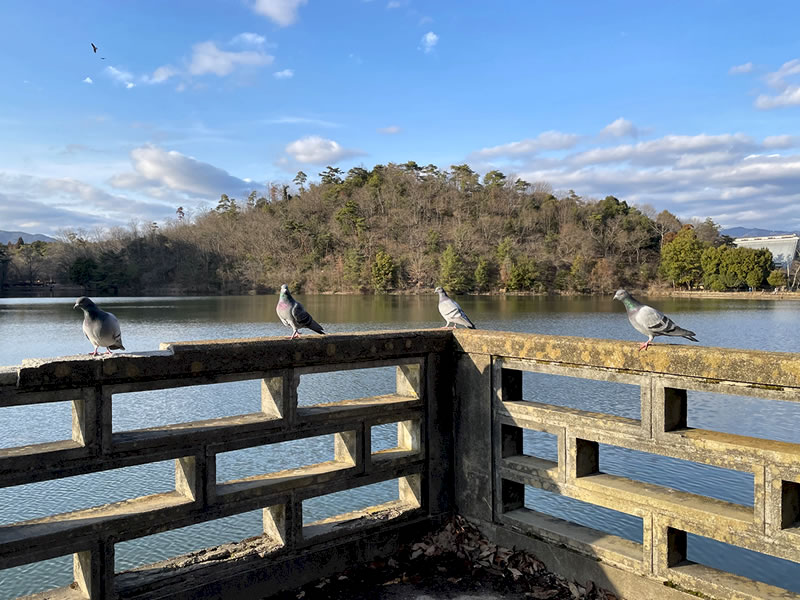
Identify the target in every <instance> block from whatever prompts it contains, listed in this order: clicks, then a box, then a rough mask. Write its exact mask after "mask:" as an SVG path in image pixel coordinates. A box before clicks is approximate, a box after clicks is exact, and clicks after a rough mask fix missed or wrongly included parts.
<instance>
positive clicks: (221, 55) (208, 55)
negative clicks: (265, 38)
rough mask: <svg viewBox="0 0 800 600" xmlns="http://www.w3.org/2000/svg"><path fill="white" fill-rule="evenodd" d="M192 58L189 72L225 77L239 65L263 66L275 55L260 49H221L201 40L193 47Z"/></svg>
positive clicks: (270, 62)
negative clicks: (233, 50) (229, 50)
mask: <svg viewBox="0 0 800 600" xmlns="http://www.w3.org/2000/svg"><path fill="white" fill-rule="evenodd" d="M192 51H193V52H192V60H191V63H190V64H189V73H191V74H192V75H204V74H206V73H213V74H215V75H219V76H220V77H224V76H225V75H229V74H230V73H231V72H232V71H233V70H234V69H235V68H236V67H237V66H240V65H247V66H254V67H258V66H263V65H269V64H272V61H273V60H274V59H275V57H273V56H270V55H269V54H264V53H263V52H260V51H255V50H245V51H242V52H228V51H226V50H221V49H219V48H218V47H217V45H216V44H215V43H214V42H200V43H199V44H195V45H194V46H193V47H192Z"/></svg>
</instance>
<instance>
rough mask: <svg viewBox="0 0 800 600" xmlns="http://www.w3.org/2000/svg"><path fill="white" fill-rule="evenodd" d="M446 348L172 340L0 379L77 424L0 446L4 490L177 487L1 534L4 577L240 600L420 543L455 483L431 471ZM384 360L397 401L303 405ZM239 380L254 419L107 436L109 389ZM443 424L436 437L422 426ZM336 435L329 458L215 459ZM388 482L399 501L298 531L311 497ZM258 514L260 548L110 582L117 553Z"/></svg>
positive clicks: (441, 335)
mask: <svg viewBox="0 0 800 600" xmlns="http://www.w3.org/2000/svg"><path fill="white" fill-rule="evenodd" d="M450 338H451V334H450V333H449V332H445V331H440V332H437V331H430V332H398V333H377V334H359V335H352V336H326V337H325V338H322V337H319V338H316V337H315V338H310V337H309V338H303V339H301V340H292V341H290V340H286V339H283V340H279V339H271V340H233V341H220V342H208V343H204V342H200V343H179V344H165V345H163V346H162V348H163V350H162V351H160V352H153V353H148V354H138V355H115V356H113V357H110V358H105V359H92V358H86V357H69V358H67V359H56V360H48V361H26V362H25V363H24V364H23V365H22V366H21V367H19V368H13V369H7V370H6V371H4V372H0V407H6V406H13V405H23V404H36V403H45V402H55V401H64V400H70V401H72V415H73V419H72V421H73V428H72V439H71V440H64V441H59V442H52V443H45V444H36V445H31V446H26V447H18V448H5V449H0V486H2V487H7V486H14V485H20V484H25V483H32V482H37V481H44V480H50V479H56V478H62V477H68V476H72V475H78V474H83V473H91V472H97V471H103V470H107V469H119V468H123V467H128V466H132V465H139V464H143V463H153V462H157V461H163V460H174V462H175V490H174V491H173V492H170V493H161V494H155V495H149V496H144V497H139V498H133V499H130V500H126V501H124V502H118V503H113V504H108V505H105V506H99V507H94V508H90V509H85V510H79V511H75V512H70V513H65V514H59V515H53V516H49V517H46V518H40V519H36V520H32V521H25V522H20V523H14V524H10V525H4V526H1V527H0V569H3V568H8V567H13V566H16V565H21V564H27V563H31V562H36V561H42V560H46V559H49V558H53V557H58V556H64V555H70V554H72V555H73V563H74V579H75V581H74V583H73V585H72V586H70V587H67V588H61V589H59V590H55V591H50V592H47V594H46V597H47V598H86V597H88V598H92V599H99V598H111V597H114V596H115V595H116V596H118V597H122V598H134V597H135V598H191V597H195V598H196V597H204V598H205V597H226V598H242V597H244V593H245V592H247V593H248V594H252V596H249V597H260V595H266V594H268V593H274V592H277V591H280V590H282V589H286V588H292V587H295V586H298V585H301V584H302V583H304V582H305V581H308V580H310V579H313V578H317V577H320V576H321V575H324V574H325V573H326V572H335V571H337V570H343V569H344V568H346V567H347V566H348V564H349V563H350V562H352V561H358V560H359V559H361V560H367V559H370V558H372V557H373V556H374V555H375V554H376V553H381V552H382V553H384V554H386V553H389V554H390V553H391V552H392V549H393V546H392V544H396V543H398V541H399V540H400V539H402V538H403V536H405V535H406V532H408V535H410V534H411V532H412V531H413V533H414V534H415V535H416V534H418V533H419V531H420V525H421V524H427V523H428V522H429V521H432V520H434V521H435V519H436V515H438V514H440V513H443V512H446V511H447V510H449V508H450V494H449V491H448V489H447V487H446V486H447V482H448V481H449V480H450V478H449V477H448V476H447V475H446V474H444V475H442V474H441V473H440V472H439V471H440V469H441V468H442V467H443V466H444V467H446V465H448V464H449V462H450V461H449V460H448V456H450V454H449V452H450V442H449V427H450V426H449V423H450V418H451V417H450V414H449V410H447V406H448V405H449V395H450V386H449V383H448V384H447V385H445V386H444V388H442V389H443V390H444V392H443V396H442V397H439V395H440V393H441V392H440V389H439V387H440V386H439V385H438V384H437V382H438V381H443V382H449V380H450V378H449V377H447V376H446V375H442V374H440V372H439V371H440V369H441V368H442V365H441V356H442V352H443V351H444V350H445V349H446V348H449V346H450ZM385 366H396V370H397V386H396V387H397V389H396V393H395V394H392V395H386V396H378V397H373V398H361V399H355V400H347V401H343V402H335V403H328V404H316V405H313V406H298V401H297V388H298V384H299V380H300V378H302V377H303V376H304V375H306V374H309V373H321V372H330V371H336V370H343V369H356V368H371V367H385ZM248 379H250V380H252V379H255V380H261V411H260V412H257V413H254V414H247V415H238V416H232V417H225V418H217V419H211V420H205V421H199V422H190V423H180V424H177V425H168V426H163V427H153V428H148V429H142V430H138V431H120V432H117V431H112V412H113V402H112V399H113V396H114V395H115V394H120V393H128V392H140V391H144V390H156V389H165V388H172V387H179V386H192V385H201V384H208V383H221V382H231V381H241V380H248ZM221 400H222V401H224V399H221ZM442 409H444V410H447V413H446V414H444V415H440V414H439V412H438V411H439V410H442ZM389 423H397V427H398V433H397V442H398V444H397V447H395V448H393V449H389V450H383V451H378V452H373V451H372V450H371V435H370V429H371V427H374V426H378V425H382V424H389ZM441 423H445V424H446V429H445V430H443V431H438V430H436V431H433V432H429V431H428V429H429V428H431V427H433V428H437V427H439V426H440V424H441ZM330 434H334V440H335V441H334V445H335V449H334V455H335V460H333V461H330V462H324V463H319V464H313V465H309V466H305V467H302V468H297V469H292V470H290V471H282V472H275V473H264V474H261V475H257V476H254V477H248V478H245V479H240V480H235V481H224V482H218V481H217V477H216V455H217V454H218V453H220V452H228V451H231V450H240V449H244V448H252V447H255V446H260V445H266V444H273V443H276V442H283V441H287V440H299V439H306V438H310V437H314V436H321V435H330ZM443 443H447V444H448V445H447V447H441V444H443ZM386 480H397V481H398V495H397V500H395V501H393V502H390V503H388V504H382V505H379V506H373V507H370V508H369V509H367V510H363V511H359V512H357V513H351V514H343V515H340V516H338V517H335V518H331V519H326V520H324V521H320V522H315V523H310V524H306V525H304V524H303V517H302V511H303V501H304V500H307V499H309V498H312V497H315V496H321V495H325V494H330V493H333V492H337V491H341V490H347V489H352V488H356V487H359V486H363V485H368V484H373V483H377V482H381V481H386ZM258 509H263V523H264V533H265V536H263V540H257V541H256V542H254V541H253V540H249V541H246V542H242V544H241V545H240V547H239V548H237V549H235V550H232V551H231V552H229V553H227V555H226V556H227V557H228V560H218V559H217V560H214V559H213V557H210V558H209V559H208V560H207V561H205V562H204V561H202V560H201V561H193V562H194V563H195V564H193V565H192V566H191V567H190V568H184V569H181V568H175V564H172V565H167V566H166V567H165V568H148V569H140V570H134V571H132V572H128V573H123V574H117V575H115V573H114V556H115V553H114V546H115V544H116V543H119V542H123V541H125V540H130V539H133V538H137V537H143V536H146V535H151V534H154V533H158V532H162V531H166V530H169V529H176V528H180V527H184V526H187V525H191V524H195V523H200V522H204V521H209V520H212V519H219V518H223V517H227V516H231V515H235V514H239V513H243V512H247V511H252V510H258ZM376 532H377V534H380V535H378V537H377V538H376V537H375V534H376ZM387 532H393V533H392V535H387ZM370 536H371V537H370ZM267 553H268V554H269V555H270V560H269V561H265V560H264V559H263V558H262V557H263V556H264V555H265V554H267ZM218 554H220V553H218ZM1 573H2V572H1V571H0V574H1ZM220 590H221V591H220ZM209 594H211V595H209Z"/></svg>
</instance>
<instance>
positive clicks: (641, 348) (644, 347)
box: [639, 340, 650, 352]
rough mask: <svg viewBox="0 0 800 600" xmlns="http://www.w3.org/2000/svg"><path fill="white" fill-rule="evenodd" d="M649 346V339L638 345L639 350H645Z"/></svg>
mask: <svg viewBox="0 0 800 600" xmlns="http://www.w3.org/2000/svg"><path fill="white" fill-rule="evenodd" d="M649 346H650V340H647V341H646V342H644V343H643V344H642V345H641V346H639V352H641V351H642V350H647V348H648V347H649Z"/></svg>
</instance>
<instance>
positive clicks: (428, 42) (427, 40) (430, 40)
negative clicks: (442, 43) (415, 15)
mask: <svg viewBox="0 0 800 600" xmlns="http://www.w3.org/2000/svg"><path fill="white" fill-rule="evenodd" d="M438 43H439V36H438V35H436V34H435V33H433V32H432V31H429V32H428V33H426V34H425V35H423V36H422V40H420V44H421V46H420V47H421V48H422V50H423V51H424V52H425V53H426V54H428V53H430V52H433V49H434V48H435V47H436V44H438Z"/></svg>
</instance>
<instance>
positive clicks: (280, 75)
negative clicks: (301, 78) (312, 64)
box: [272, 69, 294, 79]
mask: <svg viewBox="0 0 800 600" xmlns="http://www.w3.org/2000/svg"><path fill="white" fill-rule="evenodd" d="M272 76H273V77H274V78H275V79H291V78H292V77H294V71H293V70H292V69H284V70H283V71H275V72H274V73H273V74H272Z"/></svg>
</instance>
